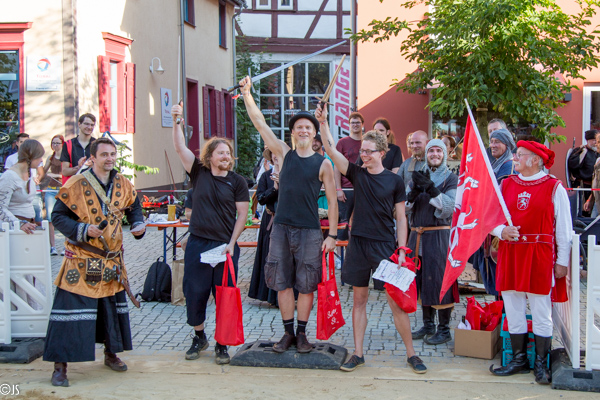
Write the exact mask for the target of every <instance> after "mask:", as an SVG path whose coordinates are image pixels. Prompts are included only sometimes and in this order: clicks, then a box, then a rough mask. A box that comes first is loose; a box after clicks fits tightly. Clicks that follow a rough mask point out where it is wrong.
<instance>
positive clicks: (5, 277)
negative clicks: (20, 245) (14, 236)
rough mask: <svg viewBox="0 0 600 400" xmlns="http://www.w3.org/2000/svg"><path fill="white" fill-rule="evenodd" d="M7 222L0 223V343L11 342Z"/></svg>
mask: <svg viewBox="0 0 600 400" xmlns="http://www.w3.org/2000/svg"><path fill="white" fill-rule="evenodd" d="M8 227H9V224H8V223H7V222H4V223H2V225H0V291H1V292H2V299H1V300H0V343H4V344H10V343H11V329H10V328H11V323H10V267H9V266H10V262H9V261H10V258H9V249H10V241H9V240H10V239H9V232H8Z"/></svg>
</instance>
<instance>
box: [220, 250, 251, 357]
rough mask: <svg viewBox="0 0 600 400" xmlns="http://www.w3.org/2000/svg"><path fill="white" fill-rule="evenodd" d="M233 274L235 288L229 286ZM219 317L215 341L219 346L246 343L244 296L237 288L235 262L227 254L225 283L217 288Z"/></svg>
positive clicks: (224, 274) (224, 273) (224, 270)
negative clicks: (228, 281)
mask: <svg viewBox="0 0 600 400" xmlns="http://www.w3.org/2000/svg"><path fill="white" fill-rule="evenodd" d="M229 274H231V280H232V281H233V287H229V286H227V276H228V275H229ZM216 289H217V297H216V299H215V300H216V303H217V304H216V305H217V315H216V327H215V340H216V341H217V342H218V343H219V344H223V345H228V346H237V345H240V344H242V343H244V322H243V312H242V296H241V293H240V288H238V287H236V283H235V271H234V269H233V260H232V259H231V255H230V254H229V253H227V261H225V267H224V268H223V281H222V283H221V286H217V287H216Z"/></svg>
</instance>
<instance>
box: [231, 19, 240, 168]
mask: <svg viewBox="0 0 600 400" xmlns="http://www.w3.org/2000/svg"><path fill="white" fill-rule="evenodd" d="M241 13H242V7H240V8H239V10H238V11H237V12H235V13H233V17H231V47H232V52H231V53H232V67H233V71H232V74H233V83H232V86H234V85H235V84H236V83H237V53H236V48H237V46H236V45H237V42H236V40H235V36H236V35H235V19H236V18H237V17H238V16H239V15H240V14H241ZM232 110H233V152H234V155H235V166H236V167H237V164H238V135H237V101H236V106H235V107H233V108H232Z"/></svg>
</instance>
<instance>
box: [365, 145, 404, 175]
mask: <svg viewBox="0 0 600 400" xmlns="http://www.w3.org/2000/svg"><path fill="white" fill-rule="evenodd" d="M402 162H403V160H402V150H400V147H398V146H396V145H395V144H392V143H388V151H387V153H385V157H384V159H383V160H381V163H382V164H383V168H385V169H389V170H390V171H391V170H392V169H394V168H400V166H401V165H402ZM356 165H360V166H362V165H363V161H362V158H360V157H358V160H357V161H356Z"/></svg>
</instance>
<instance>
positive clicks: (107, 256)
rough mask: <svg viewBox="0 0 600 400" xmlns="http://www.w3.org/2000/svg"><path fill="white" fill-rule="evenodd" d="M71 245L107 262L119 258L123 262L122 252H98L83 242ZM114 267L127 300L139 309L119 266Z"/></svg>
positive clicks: (138, 304)
mask: <svg viewBox="0 0 600 400" xmlns="http://www.w3.org/2000/svg"><path fill="white" fill-rule="evenodd" d="M71 244H73V245H75V246H77V247H79V248H81V249H83V250H85V251H89V252H90V253H94V254H97V255H99V256H101V257H103V258H104V259H107V260H112V259H114V258H117V257H120V258H121V260H120V261H121V262H123V256H122V254H123V252H122V251H104V250H100V249H99V248H97V247H94V246H92V245H91V244H89V243H85V242H76V243H71ZM115 267H116V269H117V277H118V279H119V282H120V283H121V285H123V288H124V289H125V292H126V293H127V296H129V299H130V300H131V302H132V303H133V305H134V306H136V307H137V308H140V302H139V301H138V300H137V299H136V298H135V296H134V295H133V293H132V292H131V288H130V287H129V282H128V281H127V280H126V279H123V275H122V274H121V267H120V264H119V263H116V265H115Z"/></svg>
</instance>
